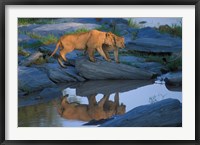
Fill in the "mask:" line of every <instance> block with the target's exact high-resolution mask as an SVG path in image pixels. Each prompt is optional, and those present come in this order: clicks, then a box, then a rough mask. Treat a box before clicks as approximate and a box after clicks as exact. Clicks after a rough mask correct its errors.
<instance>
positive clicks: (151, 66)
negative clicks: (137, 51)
mask: <svg viewBox="0 0 200 145" xmlns="http://www.w3.org/2000/svg"><path fill="white" fill-rule="evenodd" d="M135 65H136V66H137V67H138V68H141V69H145V70H149V71H151V72H154V73H155V74H158V75H161V74H162V70H167V68H166V67H165V66H164V65H162V64H160V63H158V62H145V63H142V62H139V63H135Z"/></svg>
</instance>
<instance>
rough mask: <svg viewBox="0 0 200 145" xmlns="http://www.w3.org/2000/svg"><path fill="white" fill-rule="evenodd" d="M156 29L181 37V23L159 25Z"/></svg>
mask: <svg viewBox="0 0 200 145" xmlns="http://www.w3.org/2000/svg"><path fill="white" fill-rule="evenodd" d="M158 30H159V32H160V33H168V34H170V35H172V36H175V37H180V38H182V24H172V25H171V26H168V25H166V26H162V27H159V29H158Z"/></svg>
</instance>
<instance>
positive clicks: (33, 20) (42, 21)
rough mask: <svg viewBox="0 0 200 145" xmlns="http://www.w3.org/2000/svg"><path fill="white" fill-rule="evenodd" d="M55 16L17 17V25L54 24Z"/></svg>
mask: <svg viewBox="0 0 200 145" xmlns="http://www.w3.org/2000/svg"><path fill="white" fill-rule="evenodd" d="M55 19H57V18H18V25H29V24H54V23H55Z"/></svg>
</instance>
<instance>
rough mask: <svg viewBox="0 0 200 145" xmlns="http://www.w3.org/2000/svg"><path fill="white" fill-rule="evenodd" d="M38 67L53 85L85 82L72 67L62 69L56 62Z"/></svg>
mask: <svg viewBox="0 0 200 145" xmlns="http://www.w3.org/2000/svg"><path fill="white" fill-rule="evenodd" d="M38 67H39V68H40V69H43V70H44V71H45V72H46V73H47V74H48V77H49V78H50V79H51V80H52V81H53V82H55V83H63V82H76V81H85V79H84V78H83V77H81V76H79V75H78V74H77V71H76V69H75V68H74V67H70V66H68V67H67V68H62V67H60V65H59V64H58V63H57V62H56V63H47V64H44V65H42V66H38Z"/></svg>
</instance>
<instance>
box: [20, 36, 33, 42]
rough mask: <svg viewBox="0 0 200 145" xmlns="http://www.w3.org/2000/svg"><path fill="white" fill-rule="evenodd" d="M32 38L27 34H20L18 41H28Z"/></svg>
mask: <svg viewBox="0 0 200 145" xmlns="http://www.w3.org/2000/svg"><path fill="white" fill-rule="evenodd" d="M30 39H31V38H30V37H29V36H27V35H25V34H18V42H23V41H25V42H26V41H28V40H30Z"/></svg>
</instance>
